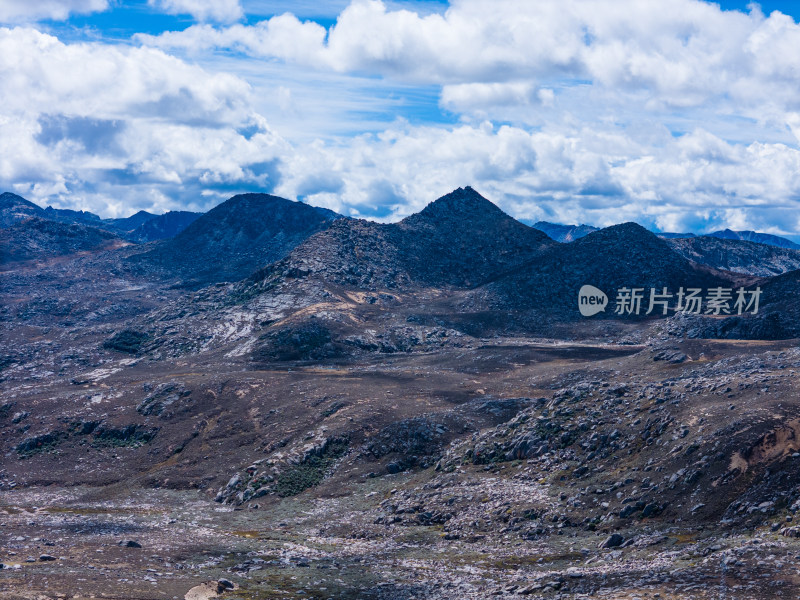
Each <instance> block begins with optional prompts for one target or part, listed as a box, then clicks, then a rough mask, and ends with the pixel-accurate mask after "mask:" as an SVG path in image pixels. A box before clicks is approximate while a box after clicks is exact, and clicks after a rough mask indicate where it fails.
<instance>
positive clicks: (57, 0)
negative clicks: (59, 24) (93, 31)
mask: <svg viewBox="0 0 800 600" xmlns="http://www.w3.org/2000/svg"><path fill="white" fill-rule="evenodd" d="M107 8H108V0H36V1H35V2H31V1H30V0H3V1H2V2H0V23H29V22H34V21H38V20H41V19H53V20H56V21H63V20H65V19H67V18H68V17H69V16H70V15H71V14H86V13H92V12H100V11H104V10H106V9H107Z"/></svg>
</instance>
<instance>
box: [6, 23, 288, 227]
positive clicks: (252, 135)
mask: <svg viewBox="0 0 800 600" xmlns="http://www.w3.org/2000/svg"><path fill="white" fill-rule="evenodd" d="M0 80H2V81H3V82H4V85H3V86H0V107H2V108H1V109H0V137H2V139H5V140H14V151H13V152H8V151H7V152H3V153H2V154H0V187H2V188H3V189H9V188H13V189H15V190H16V191H17V192H18V193H22V194H23V195H28V196H30V197H32V199H37V200H38V199H41V200H46V201H47V202H54V203H56V204H69V205H75V204H80V205H81V208H90V209H93V210H96V211H98V212H101V213H104V214H108V213H109V212H112V213H113V212H114V211H115V210H125V211H127V210H129V209H128V208H125V203H124V202H122V203H120V201H121V200H123V199H127V200H130V201H132V202H134V206H137V204H136V203H141V202H143V201H145V202H148V205H150V206H154V205H159V203H161V204H160V208H162V209H163V208H170V207H173V206H176V203H177V205H180V203H187V202H194V203H195V206H197V205H198V202H199V198H200V193H201V191H202V190H217V191H218V193H219V195H224V194H225V193H227V191H228V190H231V189H232V190H238V189H249V188H254V189H271V188H272V187H274V186H275V185H276V184H277V182H278V177H279V173H278V170H277V168H272V169H265V168H264V167H263V165H265V164H267V163H269V162H270V161H274V160H277V159H278V155H279V154H281V153H282V152H283V150H282V149H283V148H284V146H285V142H283V140H282V139H281V138H280V137H279V136H277V135H276V134H275V133H274V132H272V131H271V129H270V128H269V126H268V125H267V123H266V121H265V119H264V118H263V117H262V116H260V115H258V114H257V113H255V112H254V111H253V110H252V108H251V100H252V89H251V88H250V86H249V85H248V84H247V83H246V82H244V81H242V80H241V79H239V78H237V77H234V76H231V75H228V74H221V73H217V74H212V73H209V72H207V71H205V70H204V69H202V68H200V67H198V66H194V65H189V64H187V63H185V62H183V61H181V60H179V59H177V58H174V57H171V56H168V55H166V54H164V53H163V52H161V51H160V50H155V49H149V48H129V47H122V46H115V47H112V46H107V45H103V44H64V43H63V42H61V41H59V40H58V39H57V38H55V37H53V36H50V35H47V34H43V33H41V32H39V31H36V30H33V29H24V28H17V29H0ZM273 166H274V165H273ZM143 188H150V189H149V190H148V193H145V194H142V191H143ZM154 190H155V191H157V192H158V193H157V194H155V195H153V194H152V193H151V192H153V191H154ZM148 196H150V198H151V199H150V200H142V198H143V197H145V198H146V197H148ZM111 198H115V201H116V202H117V203H120V204H117V205H115V204H114V203H113V202H112V203H110V202H109V200H110V199H111ZM154 198H155V200H154ZM156 200H157V202H156ZM207 202H211V203H213V199H212V198H209V199H208V200H207ZM154 203H155V204H154ZM138 208H142V206H141V204H139V205H138Z"/></svg>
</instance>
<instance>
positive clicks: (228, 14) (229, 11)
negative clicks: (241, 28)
mask: <svg viewBox="0 0 800 600" xmlns="http://www.w3.org/2000/svg"><path fill="white" fill-rule="evenodd" d="M147 3H148V4H149V5H150V6H155V7H156V8H158V9H159V10H163V11H164V12H166V13H169V14H172V15H176V14H183V15H192V17H194V18H195V19H197V20H198V21H216V22H219V23H230V22H232V21H238V20H239V19H241V18H242V17H243V16H244V11H243V10H242V7H241V6H240V4H239V0H147Z"/></svg>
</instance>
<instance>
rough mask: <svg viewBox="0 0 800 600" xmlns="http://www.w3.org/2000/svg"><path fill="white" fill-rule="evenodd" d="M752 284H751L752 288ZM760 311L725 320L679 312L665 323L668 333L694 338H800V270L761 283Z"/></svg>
mask: <svg viewBox="0 0 800 600" xmlns="http://www.w3.org/2000/svg"><path fill="white" fill-rule="evenodd" d="M752 287H753V286H751V288H752ZM760 287H761V297H760V299H759V309H758V313H757V314H751V313H750V312H748V313H745V314H743V315H741V316H738V315H734V316H730V317H728V318H726V319H711V318H708V317H704V316H695V315H676V316H675V317H673V318H671V319H670V320H669V321H668V322H667V323H665V325H664V328H665V331H667V332H668V333H669V334H671V335H674V336H678V337H691V338H723V339H740V340H748V339H750V340H782V339H793V338H800V301H798V298H800V270H798V271H790V272H789V273H784V274H783V275H778V276H776V277H772V278H770V279H766V280H762V281H761V282H760Z"/></svg>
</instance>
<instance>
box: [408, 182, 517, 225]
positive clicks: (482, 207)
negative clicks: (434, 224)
mask: <svg viewBox="0 0 800 600" xmlns="http://www.w3.org/2000/svg"><path fill="white" fill-rule="evenodd" d="M489 215H493V216H494V217H495V218H496V217H500V216H504V217H507V218H510V217H508V215H506V214H505V213H504V212H503V211H502V210H500V208H498V207H497V206H496V205H495V204H493V203H492V202H491V201H489V200H487V199H486V198H484V197H483V196H481V195H480V194H479V193H478V192H476V191H475V190H474V189H472V188H471V187H469V186H467V187H464V188H457V189H455V190H453V191H452V192H450V193H449V194H445V195H444V196H442V197H441V198H438V199H436V200H434V201H433V202H431V203H430V204H428V206H426V207H425V208H423V209H422V211H420V212H419V213H417V214H416V215H412V216H411V217H408V218H407V219H406V220H409V219H413V217H421V218H426V219H442V218H445V219H446V218H454V217H456V218H465V217H466V218H469V219H475V218H485V217H486V216H489Z"/></svg>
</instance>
